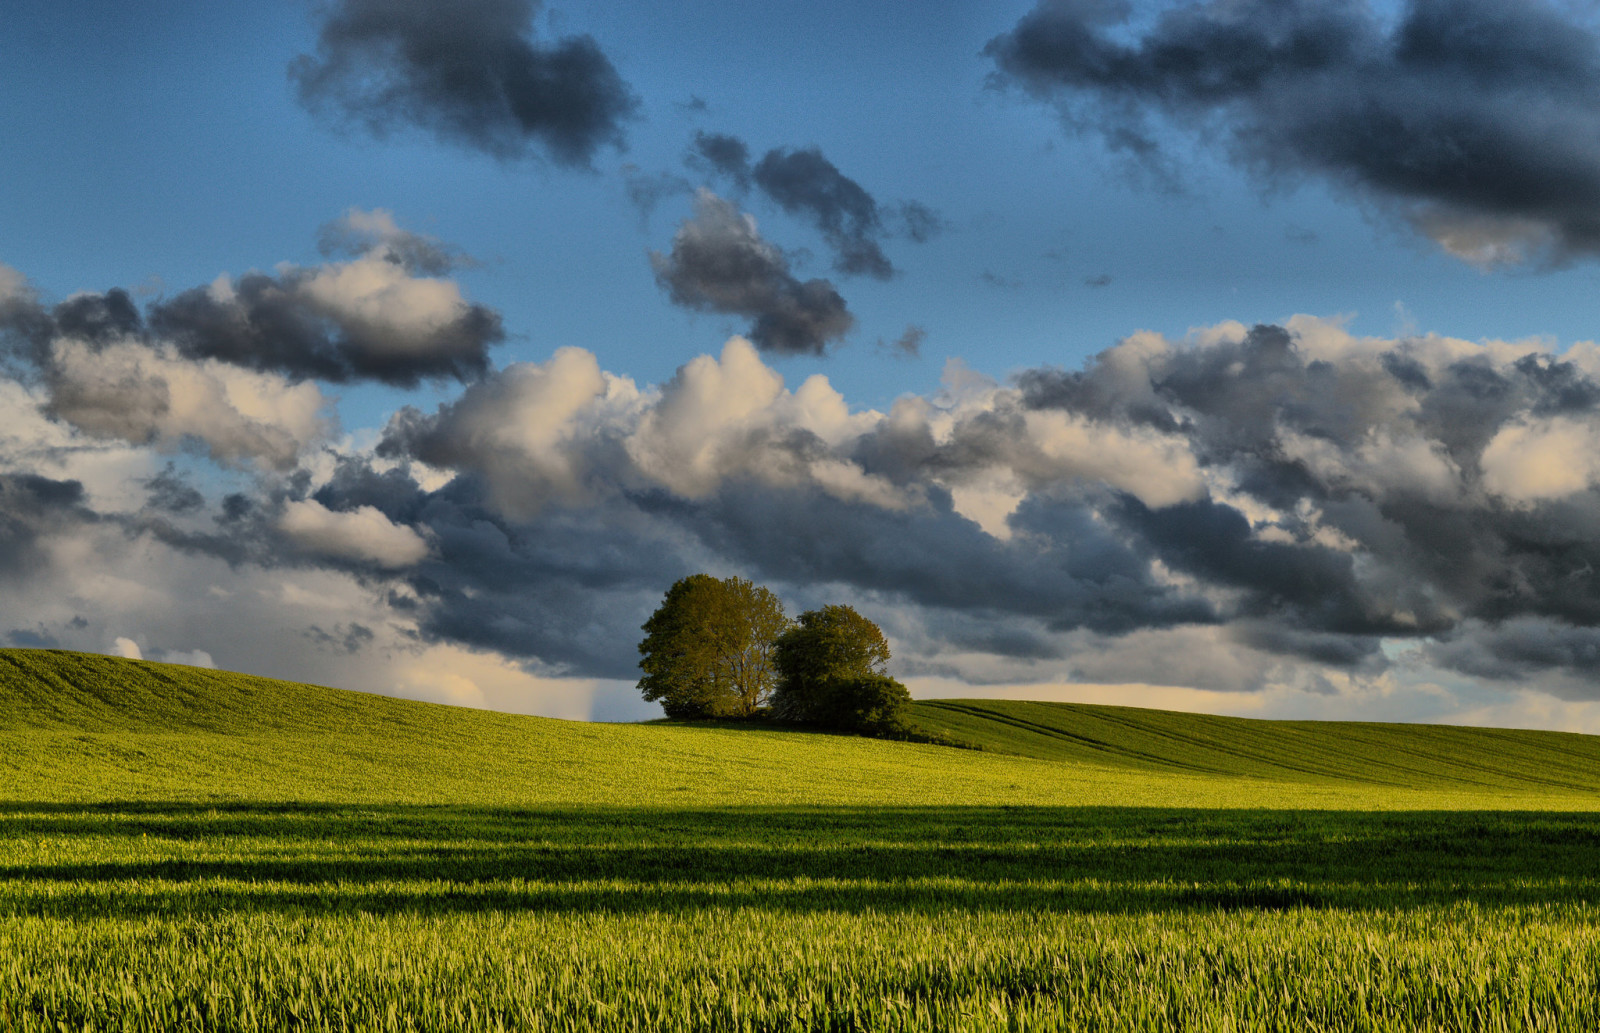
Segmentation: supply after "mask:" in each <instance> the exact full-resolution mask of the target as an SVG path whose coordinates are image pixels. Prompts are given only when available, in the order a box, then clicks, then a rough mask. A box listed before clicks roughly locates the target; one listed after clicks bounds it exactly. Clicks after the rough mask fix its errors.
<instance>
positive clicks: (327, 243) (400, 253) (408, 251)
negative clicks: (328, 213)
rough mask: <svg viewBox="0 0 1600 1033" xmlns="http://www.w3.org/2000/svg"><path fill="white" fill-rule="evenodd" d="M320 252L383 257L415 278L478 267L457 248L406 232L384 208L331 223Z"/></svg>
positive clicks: (354, 213) (326, 227) (323, 233)
mask: <svg viewBox="0 0 1600 1033" xmlns="http://www.w3.org/2000/svg"><path fill="white" fill-rule="evenodd" d="M317 250H319V251H321V252H322V253H323V254H324V255H328V256H333V255H345V256H349V257H356V258H359V257H363V256H372V257H377V258H382V259H383V260H385V261H387V262H392V263H393V264H395V265H397V266H399V267H400V268H401V269H404V270H405V271H406V272H407V273H410V274H411V275H412V276H444V275H445V274H446V273H449V272H451V271H452V270H455V269H469V268H472V267H473V266H475V265H477V262H476V261H475V260H474V259H473V258H472V257H471V256H470V255H467V254H465V253H464V252H462V250H461V249H460V248H458V247H455V246H454V245H451V244H447V243H445V242H444V241H441V240H437V239H435V238H433V237H429V236H425V235H423V234H420V233H412V232H411V231H410V230H406V229H402V228H401V227H400V226H399V224H398V223H396V222H395V220H394V213H393V212H390V211H386V210H384V209H382V208H374V209H373V210H371V211H363V210H361V209H360V208H351V209H350V210H348V211H346V212H345V213H344V214H343V215H341V216H340V217H339V218H337V219H335V220H333V221H332V222H330V223H327V224H326V225H324V226H323V227H322V229H321V230H319V231H318V233H317Z"/></svg>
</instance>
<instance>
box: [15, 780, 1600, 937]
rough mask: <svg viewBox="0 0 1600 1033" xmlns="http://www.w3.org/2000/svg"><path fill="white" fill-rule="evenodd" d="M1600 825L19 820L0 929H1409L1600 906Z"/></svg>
mask: <svg viewBox="0 0 1600 1033" xmlns="http://www.w3.org/2000/svg"><path fill="white" fill-rule="evenodd" d="M1597 857H1600V815H1595V814H1564V813H1552V812H1527V813H1517V812H1459V811H1450V812H1371V811H1265V810H1261V811H1248V810H1244V811H1216V810H1182V809H1161V808H1142V807H1126V808H1104V807H1097V808H1069V807H963V808H949V807H939V808H869V807H791V808H773V807H760V808H748V807H730V808H726V809H683V810H661V809H651V810H642V809H640V810H635V809H626V808H598V807H596V808H553V809H516V808H494V807H456V806H372V805H365V804H355V805H340V804H327V805H317V804H228V805H208V804H192V803H105V804H97V805H88V806H85V805H74V804H69V805H63V804H42V803H41V804H36V803H15V802H13V803H4V804H0V912H9V913H11V914H35V915H50V916H59V917H73V918H81V917H105V916H113V915H114V916H137V915H175V914H207V913H216V912H220V911H232V912H242V913H249V912H283V913H293V914H331V913H343V912H369V913H378V914H393V913H413V912H416V913H432V914H451V913H470V912H484V911H535V912H556V913H561V912H583V911H609V912H655V911H666V912H687V911H695V910H701V909H706V908H756V909H763V910H771V911H785V912H823V911H828V912H834V911H840V912H863V911H873V912H879V913H882V912H897V911H911V912H922V911H926V912H934V911H941V910H946V909H951V908H955V909H967V910H973V911H1039V912H1061V913H1144V912H1169V911H1193V910H1217V909H1224V910H1232V909H1262V910H1283V909H1295V908H1349V909H1359V910H1369V909H1370V910H1404V909H1416V908H1428V907H1439V906H1448V905H1450V904H1454V903H1458V902H1470V903H1474V904H1478V905H1482V906H1489V907H1499V906H1530V905H1552V904H1592V903H1600V868H1597V866H1596V863H1595V862H1596V858H1597Z"/></svg>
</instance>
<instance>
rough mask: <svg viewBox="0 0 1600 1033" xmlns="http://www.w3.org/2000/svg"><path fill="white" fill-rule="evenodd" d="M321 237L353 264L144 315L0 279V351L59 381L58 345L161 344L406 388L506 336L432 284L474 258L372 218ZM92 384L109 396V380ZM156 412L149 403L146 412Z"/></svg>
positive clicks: (282, 274) (246, 284)
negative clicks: (42, 294) (49, 298)
mask: <svg viewBox="0 0 1600 1033" xmlns="http://www.w3.org/2000/svg"><path fill="white" fill-rule="evenodd" d="M319 243H320V246H321V248H322V250H323V252H324V253H325V254H328V255H330V256H332V255H348V256H353V257H352V258H351V260H350V261H348V262H335V263H330V264H328V265H324V266H313V267H298V266H282V267H280V268H279V270H278V271H277V272H276V273H273V274H268V273H260V272H252V273H247V274H245V275H244V276H242V277H240V278H238V279H237V280H233V281H230V280H228V279H227V278H226V277H223V278H220V279H219V280H218V281H217V282H216V283H213V284H211V285H209V286H206V287H195V288H191V289H189V290H185V291H181V292H179V293H178V294H176V295H174V296H172V297H169V298H162V299H158V300H156V301H154V302H152V303H151V304H149V305H148V306H147V308H146V311H145V312H144V313H143V314H141V312H140V310H139V307H138V305H137V304H136V303H135V302H134V301H133V299H132V297H131V296H130V295H129V293H128V292H127V291H126V290H124V289H122V288H120V287H114V288H111V289H110V290H107V291H105V292H104V293H94V292H84V293H80V294H75V295H73V296H72V297H70V298H67V299H66V300H65V301H62V302H60V303H58V304H56V305H54V306H53V307H52V306H48V305H46V304H45V303H44V302H43V301H42V300H41V299H40V298H39V297H38V295H37V294H36V293H35V292H33V291H32V290H31V289H28V288H27V287H26V286H25V285H22V284H20V281H19V283H18V284H12V285H9V289H8V284H7V282H6V280H5V279H4V278H0V354H3V355H4V356H6V358H7V360H8V361H7V365H8V366H10V367H11V370H12V372H13V374H14V375H16V376H19V377H21V378H23V379H35V378H37V377H39V376H41V375H42V376H43V377H44V378H45V379H46V380H51V381H53V382H55V383H57V386H62V383H61V381H60V377H59V373H60V370H59V368H58V367H59V365H60V362H59V356H57V355H54V354H53V353H52V346H53V345H54V344H55V343H56V342H59V341H62V340H68V341H73V342H78V343H81V344H83V345H84V346H87V347H88V348H89V349H91V350H92V351H95V352H103V351H104V350H105V349H106V348H107V347H109V346H111V345H126V344H138V345H143V346H145V347H147V348H150V349H152V355H154V354H155V352H154V350H156V349H159V348H161V347H165V346H170V347H171V348H173V349H174V350H175V351H176V352H177V353H178V354H179V355H180V356H182V357H183V358H186V359H192V360H204V359H216V360H219V361H221V362H226V363H229V364H231V365H234V366H240V367H243V368H245V369H252V370H258V371H261V372H265V373H275V374H280V375H283V376H285V377H288V378H290V379H292V380H306V379H318V380H327V381H331V382H335V383H348V382H351V381H357V380H376V381H380V382H382V383H386V384H392V385H395V386H399V387H415V386H417V385H418V384H419V383H421V382H422V381H423V380H447V379H448V380H461V381H466V380H472V379H476V378H477V377H479V376H482V375H483V373H484V372H486V371H487V370H488V368H489V349H490V348H492V347H493V346H495V345H496V344H499V343H500V342H501V341H502V340H504V338H505V331H504V329H503V327H502V324H501V319H500V315H499V313H498V312H496V311H494V310H493V309H491V308H488V307H487V306H484V305H478V304H473V303H470V302H467V301H466V300H465V299H464V298H463V297H462V296H461V292H460V289H459V287H457V286H456V284H455V283H454V282H453V281H451V280H448V279H441V278H439V277H441V276H442V275H443V274H444V273H447V272H449V271H450V270H452V269H459V268H463V267H468V266H471V265H473V264H475V263H474V260H473V259H472V258H471V257H470V256H468V255H465V254H463V253H462V252H461V251H460V250H459V249H458V248H455V247H453V246H452V245H449V244H446V243H444V242H442V241H439V240H435V239H434V238H432V237H426V236H422V235H420V234H416V233H411V232H409V231H407V230H404V229H401V228H400V227H398V226H397V225H396V224H395V222H394V220H393V218H392V217H391V216H390V215H389V214H388V213H387V212H384V211H381V210H380V211H373V212H362V211H355V210H353V211H351V212H348V213H346V215H344V216H343V217H341V218H340V219H338V220H335V221H334V222H331V223H329V224H328V225H326V226H324V227H322V230H321V232H320V241H319ZM3 272H6V270H4V269H3V267H0V273H3ZM67 386H70V385H67ZM77 386H78V387H80V388H81V387H82V385H81V384H80V385H77ZM112 386H114V387H116V388H117V393H120V394H123V395H126V396H128V397H129V398H130V399H131V398H132V396H133V395H134V394H140V395H142V396H148V395H150V392H152V391H155V392H156V393H157V394H159V393H160V391H161V390H163V389H162V388H160V387H159V386H157V385H155V383H154V381H153V380H152V379H151V378H142V379H139V381H138V382H137V383H135V382H134V381H133V380H127V381H126V382H125V383H122V384H120V385H112ZM95 390H96V392H97V393H100V394H104V393H105V391H106V385H105V384H101V385H98V386H96V387H95ZM165 404H166V403H164V402H162V401H160V400H159V399H156V400H154V401H150V402H148V404H145V405H144V407H145V408H149V407H150V406H151V405H154V406H156V407H157V408H159V407H160V406H162V405H165Z"/></svg>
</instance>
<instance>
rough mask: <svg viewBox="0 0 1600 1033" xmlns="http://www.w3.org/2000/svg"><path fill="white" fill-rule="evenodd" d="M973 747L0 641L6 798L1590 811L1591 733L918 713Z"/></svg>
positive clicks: (1018, 708)
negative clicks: (532, 706) (463, 702)
mask: <svg viewBox="0 0 1600 1033" xmlns="http://www.w3.org/2000/svg"><path fill="white" fill-rule="evenodd" d="M911 719H912V721H913V723H914V724H916V725H917V726H918V727H919V728H921V729H922V730H924V731H927V732H929V733H933V734H935V735H942V736H944V737H946V738H948V739H950V740H952V741H957V742H960V743H964V744H967V745H970V746H974V747H977V749H952V748H950V747H948V746H939V745H928V744H919V743H904V742H886V741H881V740H875V739H868V738H861V737H855V736H842V735H826V734H820V733H815V732H803V731H792V730H787V729H778V728H772V727H765V726H759V725H751V724H741V723H733V722H726V723H696V724H674V723H670V722H665V723H664V722H655V723H646V724H631V725H627V724H599V723H588V722H574V721H559V720H554V719H549V718H537V717H526V716H519V715H512V714H502V713H495V712H491V711H484V710H473V709H469V708H463V707H452V706H445V705H441V704H432V703H422V702H416V701H411V700H403V699H394V698H390V697H386V696H379V695H371V694H367V693H359V692H350V691H346V690H341V689H332V688H324V687H320V686H313V685H301V684H297V683H292V682H284V681H276V680H273V679H269V678H258V677H253V676H248V675H241V674H231V673H228V672H223V671H214V670H207V669H202V668H193V667H183V666H177V665H171V664H159V663H151V662H146V661H134V660H124V659H120V658H115V657H107V656H100V655H94V654H84V653H70V652H62V651H54V650H29V649H6V650H0V797H3V798H5V799H10V800H17V801H22V800H31V801H41V802H43V801H87V800H104V799H119V800H180V799H192V800H245V801H248V800H256V801H260V800H281V801H343V802H351V801H363V800H365V801H372V802H396V803H420V804H428V803H441V804H442V803H484V804H494V805H515V806H529V807H536V806H544V805H569V804H600V805H608V806H622V807H631V806H652V807H662V806H670V807H704V806H724V805H757V806H766V805H772V806H779V805H781V806H793V805H838V804H852V805H882V806H919V805H934V804H937V805H948V806H990V805H1096V806H1130V805H1148V806H1168V807H1170V806H1201V807H1368V808H1372V807H1377V808H1390V807H1396V808H1408V809H1409V808H1436V807H1437V808H1459V807H1507V808H1517V807H1523V806H1533V805H1534V804H1536V803H1537V804H1538V805H1540V806H1543V805H1546V804H1549V803H1558V804H1559V805H1560V806H1563V807H1567V808H1572V809H1589V808H1591V807H1593V806H1595V805H1596V804H1600V795H1596V794H1597V791H1600V737H1594V736H1585V735H1576V734H1569V733H1558V732H1542V731H1514V730H1505V729H1486V728H1461V727H1446V726H1432V725H1402V724H1376V723H1342V722H1339V723H1335V722H1314V721H1261V720H1251V719H1243V718H1225V717H1214V716H1208V715H1199V714H1186V713H1175V712H1169V711H1159V710H1141V709H1134V708H1128V707H1113V706H1088V705H1075V704H1056V703H1030V702H1015V701H980V700H932V701H922V702H918V703H916V704H914V705H913V706H912V708H911Z"/></svg>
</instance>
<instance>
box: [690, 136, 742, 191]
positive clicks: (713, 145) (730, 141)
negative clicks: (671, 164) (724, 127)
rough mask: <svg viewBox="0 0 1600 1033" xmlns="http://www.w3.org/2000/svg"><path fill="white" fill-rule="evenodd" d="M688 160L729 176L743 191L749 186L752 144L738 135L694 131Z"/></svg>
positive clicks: (708, 171) (698, 166) (710, 171)
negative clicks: (750, 145)
mask: <svg viewBox="0 0 1600 1033" xmlns="http://www.w3.org/2000/svg"><path fill="white" fill-rule="evenodd" d="M689 163H690V164H691V165H692V166H694V167H696V168H699V169H701V170H702V171H705V172H707V173H710V174H711V175H715V176H721V177H723V178H725V179H727V180H728V181H729V182H731V183H732V184H733V185H734V186H735V187H736V188H738V189H739V190H740V191H745V190H749V189H750V147H749V145H748V144H746V143H745V142H744V141H743V140H741V139H739V138H738V137H737V136H730V135H729V134H727V133H707V132H704V131H702V132H697V133H695V134H694V140H693V142H692V143H691V144H690V147H689Z"/></svg>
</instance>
